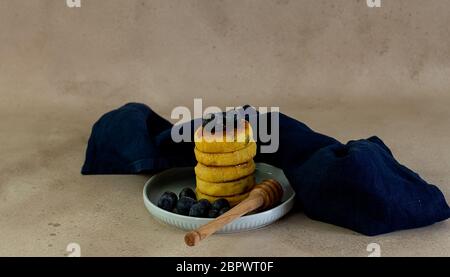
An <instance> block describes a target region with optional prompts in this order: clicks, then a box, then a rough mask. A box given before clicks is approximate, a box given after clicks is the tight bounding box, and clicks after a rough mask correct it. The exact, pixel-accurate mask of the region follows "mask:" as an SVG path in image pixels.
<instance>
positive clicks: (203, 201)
mask: <svg viewBox="0 0 450 277" xmlns="http://www.w3.org/2000/svg"><path fill="white" fill-rule="evenodd" d="M198 203H199V204H202V205H203V206H204V207H205V209H206V210H208V211H209V210H210V209H211V203H209V201H208V200H207V199H200V200H199V201H198Z"/></svg>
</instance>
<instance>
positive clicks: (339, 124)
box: [0, 0, 450, 256]
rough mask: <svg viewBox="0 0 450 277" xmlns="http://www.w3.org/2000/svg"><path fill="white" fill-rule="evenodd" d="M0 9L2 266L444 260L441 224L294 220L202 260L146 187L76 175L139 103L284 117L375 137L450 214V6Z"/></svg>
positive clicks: (43, 3) (335, 1) (22, 0)
mask: <svg viewBox="0 0 450 277" xmlns="http://www.w3.org/2000/svg"><path fill="white" fill-rule="evenodd" d="M82 4H83V6H82V8H80V9H69V8H67V7H66V6H65V0H14V1H10V0H0V134H1V135H0V153H1V162H0V255H2V256H3V255H26V256H29V255H39V256H63V255H65V254H66V251H65V248H66V245H67V244H68V243H70V242H77V243H79V244H80V245H81V254H82V255H84V256H97V255H106V256H118V255H126V256H157V255H162V256H169V255H185V256H192V255H196V256H197V255H200V256H203V255H206V256H207V255H238V256H239V255H243V256H260V255H281V256H284V255H295V256H305V255H307V256H309V255H312V256H331V255H333V256H334V255H336V256H341V255H345V256H348V255H352V256H366V255H367V251H366V246H367V244H368V243H370V242H377V243H379V244H380V245H381V250H382V255H385V256H397V255H406V256H415V255H427V256H429V255H433V256H434V255H445V256H449V255H450V221H446V222H443V223H439V224H435V225H433V226H430V227H426V228H421V229H416V230H409V231H401V232H395V233H392V234H388V235H383V236H378V237H372V238H371V237H365V236H362V235H359V234H356V233H354V232H351V231H349V230H345V229H342V228H339V227H335V226H331V225H328V224H324V223H320V222H315V221H312V220H310V219H308V218H306V217H305V216H303V215H302V214H299V213H293V214H290V215H289V216H287V217H286V218H284V219H282V220H281V221H279V222H278V223H276V224H273V225H272V226H269V227H267V228H264V229H261V230H258V231H254V232H247V233H241V234H234V235H217V236H213V237H211V238H210V239H208V241H207V242H205V243H202V245H200V246H199V247H197V248H193V249H188V248H187V247H185V246H184V244H183V232H182V231H179V230H177V229H173V228H171V227H167V226H165V225H162V224H160V223H158V222H156V221H155V220H154V219H153V218H151V217H150V216H149V214H148V213H147V211H146V210H145V208H144V205H143V203H142V199H141V194H142V188H143V184H144V182H145V181H146V179H147V177H146V176H89V177H82V176H81V175H80V174H79V171H80V167H81V164H82V162H83V159H84V151H85V146H86V141H87V139H88V136H89V133H90V128H91V126H92V124H93V123H94V122H95V120H97V118H98V117H99V116H100V115H101V114H102V113H104V112H106V111H108V110H110V109H112V108H115V107H117V106H120V105H122V104H124V103H125V102H129V101H140V102H144V103H147V104H149V105H151V106H152V108H154V109H155V110H156V111H157V112H159V113H161V114H162V115H164V116H166V117H168V116H169V115H170V111H171V109H172V108H173V107H175V106H178V105H187V106H189V107H192V105H193V97H203V99H204V105H205V106H206V105H217V106H220V107H225V106H226V105H241V104H244V103H250V104H253V105H255V106H279V107H280V110H281V111H282V112H284V113H287V114H289V115H291V116H293V117H295V118H297V119H299V120H301V121H303V122H305V123H307V124H308V125H310V126H311V127H312V128H314V129H315V130H318V131H320V132H322V133H326V134H328V135H331V136H334V137H337V138H339V139H340V140H342V141H346V140H349V139H355V138H364V137H368V136H370V135H373V134H377V135H379V136H380V137H382V138H383V139H384V140H385V142H386V143H387V144H388V145H389V146H390V147H392V150H393V152H394V154H395V156H396V157H397V158H398V159H399V160H400V161H401V162H402V163H404V164H405V165H407V166H409V167H411V168H413V169H415V170H416V171H418V172H419V173H420V175H421V176H422V177H424V178H425V179H426V180H428V181H429V182H431V183H434V184H437V185H438V186H439V187H440V188H441V190H442V191H443V193H444V194H445V195H446V197H447V199H450V147H449V141H450V140H449V137H450V108H449V104H450V95H449V93H450V92H449V87H450V78H449V76H450V52H449V51H450V50H449V49H450V29H449V26H450V17H449V14H450V4H449V2H448V1H447V0H428V1H422V0H389V1H388V0H383V7H382V8H379V9H369V8H367V6H366V4H365V1H364V0H359V1H357V0H291V1H289V0H278V1H264V0H254V1H231V0H229V1H207V0H205V1H189V0H179V1H168V0H167V1H166V0H161V1H144V0H141V1H132V0H127V1H123V0H82Z"/></svg>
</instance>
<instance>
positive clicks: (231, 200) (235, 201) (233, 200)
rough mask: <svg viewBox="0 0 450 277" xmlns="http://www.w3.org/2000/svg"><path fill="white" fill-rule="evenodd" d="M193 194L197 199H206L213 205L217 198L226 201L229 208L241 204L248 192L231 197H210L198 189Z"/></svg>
mask: <svg viewBox="0 0 450 277" xmlns="http://www.w3.org/2000/svg"><path fill="white" fill-rule="evenodd" d="M195 193H196V194H197V199H198V200H200V199H206V200H208V201H209V202H211V203H213V202H214V201H216V200H217V199H219V198H224V199H226V200H227V201H228V203H230V206H231V207H233V206H236V205H237V204H239V203H240V202H242V200H244V199H245V198H247V197H248V195H249V192H246V193H243V194H237V195H233V196H225V197H223V196H219V197H216V196H211V195H207V194H204V193H202V192H201V191H200V190H199V189H198V188H196V189H195Z"/></svg>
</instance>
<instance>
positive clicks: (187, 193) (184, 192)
mask: <svg viewBox="0 0 450 277" xmlns="http://www.w3.org/2000/svg"><path fill="white" fill-rule="evenodd" d="M178 196H179V198H180V199H181V197H189V198H192V199H194V200H197V196H195V192H194V191H193V190H192V189H191V188H184V189H183V190H182V191H181V192H180V194H179V195H178Z"/></svg>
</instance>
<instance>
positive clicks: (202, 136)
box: [194, 120, 254, 153]
mask: <svg viewBox="0 0 450 277" xmlns="http://www.w3.org/2000/svg"><path fill="white" fill-rule="evenodd" d="M242 122H243V123H244V126H245V128H237V129H233V130H231V131H228V132H223V133H222V134H219V133H216V134H206V133H203V127H201V126H200V127H199V128H198V129H197V130H196V131H195V134H194V141H195V147H196V148H197V149H198V150H200V151H202V152H204V153H229V152H234V151H237V150H240V149H243V148H245V147H246V146H247V145H248V143H249V142H251V141H254V139H253V131H252V127H251V126H250V123H248V122H247V121H245V120H243V121H242ZM219 135H220V137H219ZM227 135H228V136H227Z"/></svg>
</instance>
